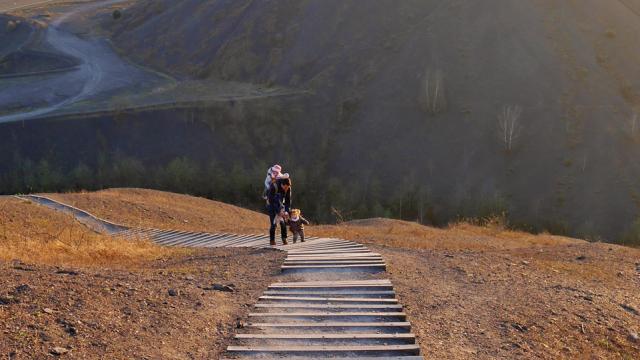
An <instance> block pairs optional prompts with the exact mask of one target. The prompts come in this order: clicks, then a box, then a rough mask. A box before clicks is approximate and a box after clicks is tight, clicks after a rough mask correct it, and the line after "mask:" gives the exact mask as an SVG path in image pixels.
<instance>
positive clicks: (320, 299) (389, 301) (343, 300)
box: [259, 295, 398, 304]
mask: <svg viewBox="0 0 640 360" xmlns="http://www.w3.org/2000/svg"><path fill="white" fill-rule="evenodd" d="M259 299H260V300H278V301H296V302H301V301H315V302H336V303H379V304H397V303H398V300H397V299H371V298H331V297H295V296H270V295H264V296H260V298H259Z"/></svg>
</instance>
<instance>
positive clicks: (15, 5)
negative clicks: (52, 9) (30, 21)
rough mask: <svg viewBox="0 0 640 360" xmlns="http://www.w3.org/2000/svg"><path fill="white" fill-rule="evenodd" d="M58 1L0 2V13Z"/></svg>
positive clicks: (8, 0) (6, 0) (11, 0)
mask: <svg viewBox="0 0 640 360" xmlns="http://www.w3.org/2000/svg"><path fill="white" fill-rule="evenodd" d="M54 1H58V0H44V1H43V0H0V13H2V12H8V11H12V10H18V9H22V8H25V7H29V6H35V5H44V4H47V3H51V2H54Z"/></svg>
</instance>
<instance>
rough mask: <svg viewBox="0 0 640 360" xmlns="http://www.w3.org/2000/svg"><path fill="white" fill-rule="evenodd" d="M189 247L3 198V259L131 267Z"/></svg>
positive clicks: (0, 256)
mask: <svg viewBox="0 0 640 360" xmlns="http://www.w3.org/2000/svg"><path fill="white" fill-rule="evenodd" d="M178 252H180V253H183V252H186V250H178V249H169V248H163V247H160V246H157V245H154V244H153V243H151V242H150V241H148V240H145V239H138V240H133V241H123V240H119V239H115V238H113V237H110V236H106V235H101V234H96V233H94V232H92V231H90V230H89V229H87V228H86V227H84V226H83V225H82V224H80V223H78V222H77V221H75V220H74V219H73V218H72V217H70V216H67V215H65V214H62V213H58V212H56V211H53V210H50V209H47V208H45V207H42V206H38V205H35V204H33V203H31V202H28V201H23V200H19V199H16V198H2V199H0V260H4V261H11V260H20V261H23V262H26V263H32V264H48V265H63V266H64V265H66V266H107V265H108V266H110V267H122V268H130V267H137V266H140V265H143V264H144V263H146V262H149V261H152V260H156V259H159V258H163V257H167V256H169V255H172V254H176V253H178Z"/></svg>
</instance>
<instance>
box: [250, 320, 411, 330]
mask: <svg viewBox="0 0 640 360" xmlns="http://www.w3.org/2000/svg"><path fill="white" fill-rule="evenodd" d="M246 326H250V327H259V328H306V327H308V328H411V324H410V323H409V322H407V321H398V322H333V321H331V322H322V323H318V322H295V323H248V324H247V325H246Z"/></svg>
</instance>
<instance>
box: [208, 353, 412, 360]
mask: <svg viewBox="0 0 640 360" xmlns="http://www.w3.org/2000/svg"><path fill="white" fill-rule="evenodd" d="M234 355H239V356H241V355H240V354H234ZM239 359H245V358H244V357H234V358H222V359H220V360H239ZM246 359H255V357H253V356H250V357H248V358H246ZM276 359H279V360H282V357H280V356H278V357H269V356H260V360H276ZM287 359H291V360H340V359H351V360H382V359H384V360H424V358H423V357H422V356H416V355H406V356H385V357H379V356H376V357H369V356H357V357H353V356H349V355H345V356H344V357H343V356H339V355H337V356H332V357H322V356H304V355H294V356H287Z"/></svg>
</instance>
